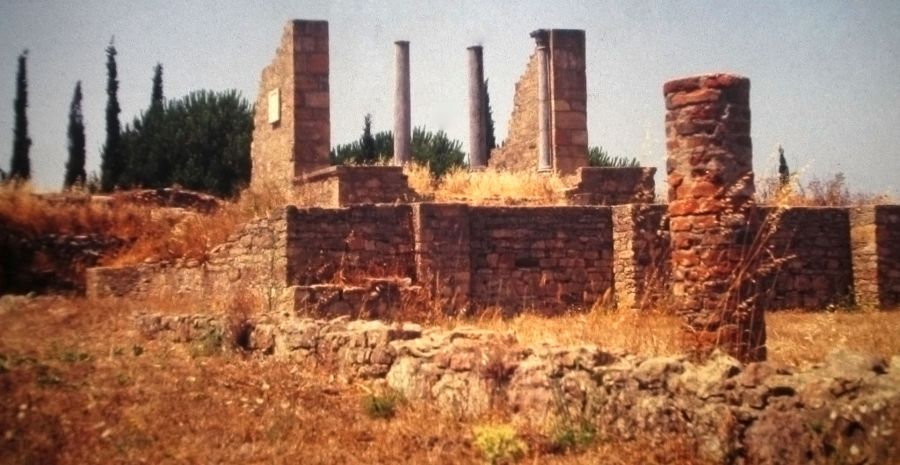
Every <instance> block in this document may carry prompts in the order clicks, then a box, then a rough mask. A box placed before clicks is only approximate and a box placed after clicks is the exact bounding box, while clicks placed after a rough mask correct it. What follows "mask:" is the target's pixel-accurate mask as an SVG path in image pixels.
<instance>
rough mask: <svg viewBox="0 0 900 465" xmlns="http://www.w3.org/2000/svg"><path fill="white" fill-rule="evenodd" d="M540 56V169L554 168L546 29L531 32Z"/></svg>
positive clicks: (548, 48) (548, 45) (547, 33)
mask: <svg viewBox="0 0 900 465" xmlns="http://www.w3.org/2000/svg"><path fill="white" fill-rule="evenodd" d="M531 37H533V38H534V40H535V42H536V43H537V56H538V164H537V166H538V171H550V170H552V169H553V161H552V159H553V154H552V152H551V148H550V147H551V145H550V137H551V133H550V123H551V115H550V113H551V111H552V109H551V107H550V34H549V32H548V31H546V30H544V29H539V30H537V31H534V32H532V33H531Z"/></svg>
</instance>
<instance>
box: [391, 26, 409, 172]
mask: <svg viewBox="0 0 900 465" xmlns="http://www.w3.org/2000/svg"><path fill="white" fill-rule="evenodd" d="M394 44H396V45H397V49H396V50H397V58H396V59H397V61H396V68H395V74H396V78H395V79H396V81H395V85H394V165H398V166H402V165H405V164H407V163H409V162H410V160H412V149H411V148H410V140H411V138H412V117H411V111H410V99H409V42H408V41H405V40H398V41H396V42H394Z"/></svg>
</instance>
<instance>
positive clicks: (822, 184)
mask: <svg viewBox="0 0 900 465" xmlns="http://www.w3.org/2000/svg"><path fill="white" fill-rule="evenodd" d="M756 184H757V186H756V188H757V193H756V198H757V201H758V202H759V203H761V204H764V205H775V206H779V207H852V206H859V205H873V204H886V203H896V202H897V199H895V198H893V197H892V196H890V195H888V194H876V193H869V192H851V191H850V189H849V188H848V187H847V184H846V178H845V177H844V174H843V173H836V174H835V175H834V176H833V177H832V178H830V179H825V180H822V179H819V178H818V177H814V178H813V179H812V180H810V181H808V182H807V183H806V184H805V185H804V184H803V183H801V182H800V179H799V176H798V175H797V174H796V173H795V174H794V175H792V176H791V180H790V182H789V183H788V184H787V185H782V184H781V180H780V178H779V177H777V176H768V177H763V178H761V179H759V180H758V181H757V182H756Z"/></svg>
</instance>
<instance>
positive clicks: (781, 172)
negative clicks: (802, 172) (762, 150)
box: [778, 145, 791, 189]
mask: <svg viewBox="0 0 900 465" xmlns="http://www.w3.org/2000/svg"><path fill="white" fill-rule="evenodd" d="M778 179H779V183H780V184H781V188H782V189H784V188H786V187H788V186H789V185H790V183H791V170H790V169H789V168H788V164H787V159H786V158H784V148H782V147H781V145H779V146H778Z"/></svg>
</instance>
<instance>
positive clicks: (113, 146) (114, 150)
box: [100, 39, 125, 192]
mask: <svg viewBox="0 0 900 465" xmlns="http://www.w3.org/2000/svg"><path fill="white" fill-rule="evenodd" d="M118 74H119V73H118V70H117V68H116V47H115V45H113V39H110V41H109V46H108V47H106V96H107V100H106V143H105V144H104V145H103V154H102V155H101V157H102V160H101V162H100V173H101V175H100V176H101V178H100V189H101V190H103V191H104V192H110V191H112V190H113V189H114V188H115V187H116V186H117V185H119V183H120V182H121V179H120V178H121V176H122V172H123V171H124V168H125V160H123V157H122V144H121V126H120V125H119V113H120V112H121V111H122V110H121V108H119V97H118V93H119V81H118Z"/></svg>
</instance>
